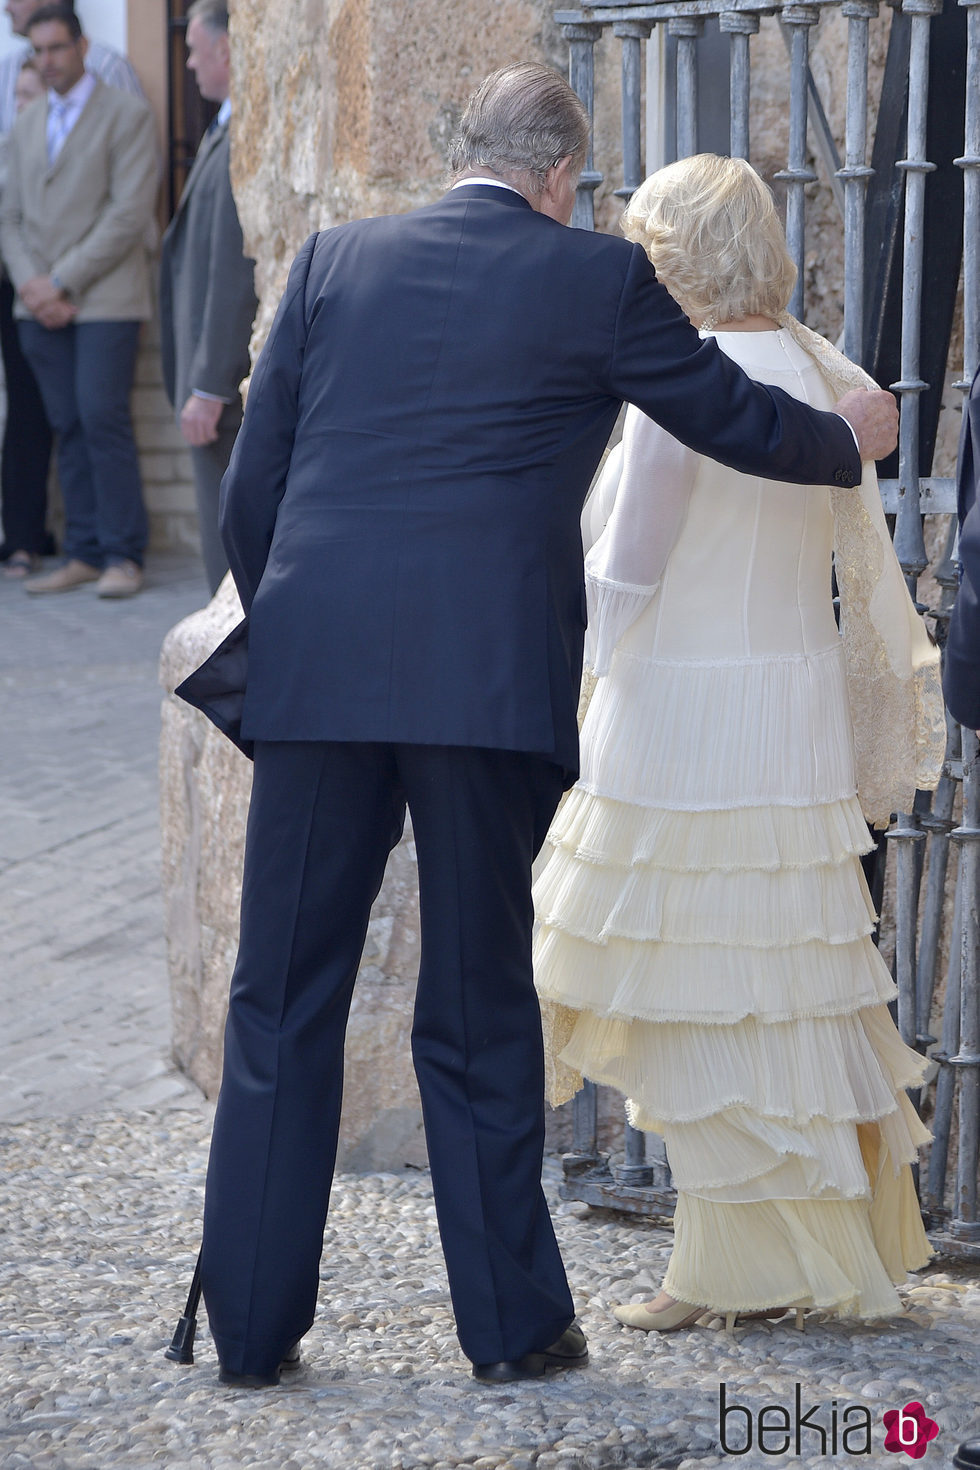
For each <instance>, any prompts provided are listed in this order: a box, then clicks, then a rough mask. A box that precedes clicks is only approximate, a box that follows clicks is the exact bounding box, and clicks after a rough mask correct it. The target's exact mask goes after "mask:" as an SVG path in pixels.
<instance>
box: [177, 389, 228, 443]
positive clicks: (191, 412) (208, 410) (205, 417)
mask: <svg viewBox="0 0 980 1470" xmlns="http://www.w3.org/2000/svg"><path fill="white" fill-rule="evenodd" d="M224 406H225V405H224V404H223V403H222V402H221V400H220V398H201V397H200V395H199V394H197V393H192V394H191V396H190V398H188V400H187V402H186V403H185V404H184V406H183V408H182V409H181V410H180V432H181V433H182V434H183V436H184V438H185V439H186V440H187V443H188V444H190V445H191V446H192V448H194V449H201V448H202V447H203V446H204V445H205V444H213V443H214V441H215V439H217V437H218V420H219V419H220V417H221V414H222V410H223V409H224Z"/></svg>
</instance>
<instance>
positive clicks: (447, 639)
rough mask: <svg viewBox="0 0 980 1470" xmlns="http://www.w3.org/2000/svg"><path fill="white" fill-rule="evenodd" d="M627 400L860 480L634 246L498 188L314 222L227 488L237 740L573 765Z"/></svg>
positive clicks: (725, 445)
mask: <svg viewBox="0 0 980 1470" xmlns="http://www.w3.org/2000/svg"><path fill="white" fill-rule="evenodd" d="M624 400H627V401H629V402H632V403H635V404H637V405H638V406H639V407H640V408H641V409H643V410H644V411H645V412H646V413H647V414H649V415H650V416H651V417H652V418H654V419H656V420H657V421H658V422H660V423H661V424H663V425H664V426H665V427H666V428H667V429H669V430H670V432H671V433H673V434H675V435H676V436H677V437H678V438H679V439H681V440H683V441H684V443H686V444H688V445H690V446H691V447H692V448H694V449H696V450H699V451H702V452H704V453H706V454H709V455H712V456H713V457H715V458H717V459H719V460H721V461H722V462H723V463H725V464H727V465H731V466H733V467H735V468H737V469H740V470H744V471H747V472H749V473H753V472H757V473H760V474H765V475H768V476H771V477H774V478H777V479H783V480H787V481H796V482H802V483H817V484H822V483H831V484H833V483H837V484H842V485H853V484H855V483H857V481H858V480H859V478H860V464H859V462H858V455H857V452H856V450H855V446H854V441H853V438H852V436H851V433H850V430H849V428H848V427H847V425H846V424H845V423H844V422H843V421H842V420H841V419H839V418H837V417H836V416H834V415H828V414H820V413H817V412H816V411H814V410H811V409H809V408H807V407H806V406H805V405H802V404H800V403H798V402H796V401H795V400H794V399H792V398H789V397H788V396H787V395H785V394H783V393H781V392H780V391H779V390H777V389H769V388H765V387H762V386H760V385H757V384H755V383H753V382H752V381H751V380H750V379H749V378H747V377H746V376H745V375H744V374H743V373H742V372H741V371H740V369H738V368H737V367H735V366H734V364H732V363H731V362H730V361H729V360H728V359H727V358H726V357H725V356H724V355H723V354H722V353H721V351H720V350H719V348H718V347H717V346H716V344H715V343H714V342H712V341H707V342H702V341H701V339H700V338H699V336H698V334H697V332H696V331H695V330H694V329H693V328H692V327H691V325H690V323H689V322H688V320H687V318H686V317H685V316H684V315H683V314H682V313H681V311H680V310H679V308H678V307H677V306H676V304H675V303H674V301H673V300H672V298H671V297H670V296H669V295H668V294H667V292H666V291H665V290H664V288H663V287H662V286H661V285H660V284H659V282H658V281H657V279H656V276H655V274H654V272H653V269H652V267H651V266H650V264H649V262H648V260H647V258H646V255H645V254H644V252H643V251H642V250H641V249H640V247H639V246H635V245H631V244H629V243H628V242H627V241H625V240H621V239H616V238H612V237H609V236H603V235H599V234H592V233H587V232H585V231H581V230H574V229H568V228H566V227H564V226H562V225H559V224H557V223H556V222H555V221H553V220H551V219H549V218H548V217H546V216H544V215H542V214H538V213H536V212H535V211H533V210H532V209H531V208H530V206H529V205H528V204H527V201H526V200H524V199H523V198H522V197H521V196H520V195H518V194H516V193H513V192H509V191H506V190H503V189H499V188H494V187H490V186H487V185H467V186H465V187H463V188H459V189H456V190H453V191H451V192H450V193H449V194H448V195H446V196H445V197H444V198H443V199H442V200H441V201H440V202H438V203H437V204H434V205H431V206H428V207H426V208H423V209H419V210H416V211H413V212H412V213H411V214H408V215H403V216H397V217H391V218H378V219H369V220H362V221H357V222H355V223H352V224H347V225H343V226H340V227H338V228H336V229H332V230H329V231H325V232H323V233H321V234H319V235H315V236H313V237H312V238H311V239H310V240H308V241H307V243H306V245H305V246H304V247H303V249H302V250H301V251H300V253H299V255H298V256H297V258H296V260H295V262H294V264H293V267H292V271H291V273H290V277H289V282H288V285H287V288H286V292H285V295H284V297H283V300H282V302H281V304H280V307H279V311H278V314H277V316H276V319H275V322H274V324H273V327H272V331H271V333H270V336H269V339H268V342H267V344H266V347H265V349H264V351H263V352H262V354H261V357H260V359H259V362H258V364H257V366H256V369H255V374H254V376H253V379H252V384H251V388H250V391H249V395H248V403H247V407H246V411H245V419H244V423H243V426H242V429H241V432H240V434H239V437H238V441H237V444H236V446H235V451H234V454H233V456H232V460H231V464H230V466H229V468H228V472H227V474H226V476H225V479H224V482H223V485H222V506H221V528H222V535H223V537H224V541H225V546H226V549H227V552H228V557H229V561H230V563H231V569H232V572H233V574H234V577H235V581H236V583H237V586H238V590H239V592H240V594H241V598H242V603H243V606H244V608H245V611H246V613H247V614H248V623H249V630H248V650H247V669H248V674H247V686H246V691H245V699H244V711H243V715H242V724H241V735H242V736H243V737H244V741H245V744H246V745H247V743H248V742H249V741H250V740H255V739H261V740H349V741H385V742H410V743H425V744H436V745H474V746H487V747H494V748H500V749H509V750H520V751H528V752H536V753H538V754H540V755H543V756H546V757H548V758H549V759H551V760H553V761H555V762H557V763H558V764H560V765H561V766H563V767H564V768H565V770H566V771H567V773H568V774H569V776H572V775H573V774H574V772H575V770H576V767H577V760H578V732H577V728H576V720H575V714H576V706H577V702H578V691H579V680H580V675H581V664H582V644H583V634H584V628H585V600H584V593H583V582H582V548H581V539H580V530H579V516H580V512H581V509H582V504H583V501H584V498H585V495H586V493H587V491H588V488H589V484H590V481H591V479H592V476H593V474H594V471H595V469H596V466H597V464H598V461H599V459H600V457H601V455H602V451H603V448H604V447H605V444H606V441H607V439H608V437H609V433H610V431H611V429H612V426H613V423H614V421H615V418H616V415H617V413H618V411H619V408H620V406H621V404H622V402H623V401H624ZM651 513H655V512H654V511H653V502H651ZM232 645H233V647H232V649H231V654H234V652H235V650H236V649H237V652H238V655H239V657H240V658H242V657H243V654H244V649H243V645H242V642H241V641H240V640H236V639H233V640H232ZM227 652H228V651H227V650H226V653H227ZM196 679H198V676H192V677H191V680H190V681H188V683H189V686H190V687H189V688H188V687H187V686H185V688H184V689H182V691H181V692H182V693H184V694H185V695H187V694H189V697H191V699H192V702H196V703H199V704H201V705H202V707H204V704H205V700H204V699H202V698H201V697H200V695H201V692H202V690H203V691H204V693H205V694H207V693H208V690H209V689H210V688H212V687H213V685H214V669H213V667H212V669H211V670H210V671H208V669H207V666H205V670H204V671H202V672H201V675H200V680H199V681H198V686H197V690H196V693H197V695H198V697H197V698H195V689H194V685H195V680H196ZM209 679H210V681H211V683H210V684H209V682H208V681H209ZM219 682H220V680H219ZM211 712H212V713H213V709H212V711H211ZM227 726H228V721H225V727H226V728H227ZM236 733H237V732H236Z"/></svg>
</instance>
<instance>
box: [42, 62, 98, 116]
mask: <svg viewBox="0 0 980 1470" xmlns="http://www.w3.org/2000/svg"><path fill="white" fill-rule="evenodd" d="M95 82H96V78H95V77H94V76H93V75H92V73H91V72H90V71H87V72H86V73H85V75H84V76H83V77H80V78H79V80H78V81H77V82H76V83H75V85H74V86H73V87H72V88H71V89H70V90H69V91H67V92H65V93H64V94H63V95H61V96H59V94H58V93H57V92H55V91H54V90H53V89H52V88H50V87H49V88H48V103H49V105H52V104H54V103H57V104H58V105H59V106H62V107H64V108H66V109H67V110H68V111H70V112H81V110H82V108H83V107H84V106H85V104H86V102H87V101H88V99H89V98H90V97H91V95H92V93H93V92H94V91H95Z"/></svg>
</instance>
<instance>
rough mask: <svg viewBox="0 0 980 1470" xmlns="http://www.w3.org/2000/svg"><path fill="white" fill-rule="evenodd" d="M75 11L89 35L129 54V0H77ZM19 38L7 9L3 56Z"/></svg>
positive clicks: (0, 43)
mask: <svg viewBox="0 0 980 1470" xmlns="http://www.w3.org/2000/svg"><path fill="white" fill-rule="evenodd" d="M38 3H40V0H38ZM75 11H76V14H77V15H78V18H79V20H80V21H81V23H82V30H83V31H84V32H85V34H86V35H87V36H90V37H91V38H92V39H93V40H95V41H103V42H104V43H105V44H106V45H107V46H112V47H113V49H114V50H116V51H121V52H122V53H123V55H124V56H125V54H126V0H75ZM16 40H17V37H15V36H14V35H13V34H12V33H11V30H10V21H9V19H8V17H7V13H6V11H4V12H3V14H2V16H0V56H4V55H5V54H6V53H7V52H8V51H9V50H10V49H11V47H12V46H13V45H14V44H15V42H16Z"/></svg>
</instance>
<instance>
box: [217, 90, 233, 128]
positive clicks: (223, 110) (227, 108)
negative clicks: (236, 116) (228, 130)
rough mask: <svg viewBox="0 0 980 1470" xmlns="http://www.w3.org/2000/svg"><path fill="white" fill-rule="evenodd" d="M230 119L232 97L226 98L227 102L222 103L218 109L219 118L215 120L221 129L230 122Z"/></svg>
mask: <svg viewBox="0 0 980 1470" xmlns="http://www.w3.org/2000/svg"><path fill="white" fill-rule="evenodd" d="M230 117H231V98H230V97H226V98H225V100H224V102H222V104H221V106H220V107H219V108H218V116H217V118H216V119H215V120H216V122H217V123H218V126H219V127H224V125H225V124H226V123H227V121H228V119H229V118H230Z"/></svg>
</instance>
